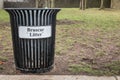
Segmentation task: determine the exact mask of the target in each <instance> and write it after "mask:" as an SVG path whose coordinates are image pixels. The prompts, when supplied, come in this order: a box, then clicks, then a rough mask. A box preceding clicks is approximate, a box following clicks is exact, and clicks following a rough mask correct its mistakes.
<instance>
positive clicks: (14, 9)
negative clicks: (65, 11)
mask: <svg viewBox="0 0 120 80" xmlns="http://www.w3.org/2000/svg"><path fill="white" fill-rule="evenodd" d="M4 9H5V10H61V9H60V8H4Z"/></svg>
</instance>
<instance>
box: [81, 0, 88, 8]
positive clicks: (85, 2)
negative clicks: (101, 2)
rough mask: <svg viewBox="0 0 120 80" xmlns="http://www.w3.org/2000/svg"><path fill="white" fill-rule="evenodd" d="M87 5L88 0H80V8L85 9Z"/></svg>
mask: <svg viewBox="0 0 120 80" xmlns="http://www.w3.org/2000/svg"><path fill="white" fill-rule="evenodd" d="M86 7H87V0H80V6H79V8H80V9H81V10H85V9H86Z"/></svg>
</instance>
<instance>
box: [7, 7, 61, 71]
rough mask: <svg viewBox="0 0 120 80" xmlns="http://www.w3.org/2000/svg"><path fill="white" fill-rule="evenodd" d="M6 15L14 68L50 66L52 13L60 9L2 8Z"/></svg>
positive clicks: (48, 67)
mask: <svg viewBox="0 0 120 80" xmlns="http://www.w3.org/2000/svg"><path fill="white" fill-rule="evenodd" d="M5 10H6V11H7V12H8V13H9V15H10V21H11V30H12V31H11V32H12V39H13V49H14V58H15V65H16V69H17V70H20V71H23V72H39V73H43V72H48V71H50V70H51V69H52V68H53V63H54V49H55V48H54V46H55V29H56V14H57V12H59V11H60V9H57V8H55V9H51V8H48V9H44V8H37V9H34V8H5Z"/></svg>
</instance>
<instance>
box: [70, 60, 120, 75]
mask: <svg viewBox="0 0 120 80" xmlns="http://www.w3.org/2000/svg"><path fill="white" fill-rule="evenodd" d="M105 68H107V69H94V68H92V65H88V64H72V65H69V69H68V70H69V71H71V72H73V73H74V74H79V73H84V74H85V73H87V74H88V75H96V76H103V75H107V76H111V75H112V76H113V75H119V74H120V72H119V71H120V62H119V61H118V62H111V63H107V64H106V65H105Z"/></svg>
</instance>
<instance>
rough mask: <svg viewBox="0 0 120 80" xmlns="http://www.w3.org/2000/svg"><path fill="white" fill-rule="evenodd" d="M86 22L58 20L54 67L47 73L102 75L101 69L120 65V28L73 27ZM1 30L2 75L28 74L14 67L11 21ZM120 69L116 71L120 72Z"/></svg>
mask: <svg viewBox="0 0 120 80" xmlns="http://www.w3.org/2000/svg"><path fill="white" fill-rule="evenodd" d="M84 24H85V22H82V21H71V20H58V21H57V30H56V34H57V35H56V48H55V49H56V51H55V54H56V56H55V65H54V66H55V67H54V69H53V70H52V71H51V72H48V73H44V74H51V75H52V74H56V75H59V74H60V75H64V74H65V75H67V74H73V75H75V74H81V75H85V74H86V75H95V74H96V75H97V74H98V75H99V70H100V71H103V72H104V71H106V72H105V73H104V74H105V75H106V74H109V72H112V71H113V69H114V65H115V66H116V67H119V66H120V65H119V63H120V62H119V61H120V28H119V29H110V30H103V29H100V28H97V27H96V28H93V29H85V28H83V27H72V26H75V25H77V26H79V25H84ZM69 25H72V26H69ZM0 29H1V30H0V31H1V32H0V74H25V73H21V72H19V71H16V70H15V65H14V58H13V50H12V41H11V35H10V34H11V32H10V24H9V23H2V24H0ZM113 62H114V63H116V64H112V63H113ZM88 66H90V67H88ZM111 66H112V67H111ZM79 68H80V69H79ZM86 70H87V71H86ZM92 70H96V71H95V72H96V73H92V72H91V71H92ZM119 70H120V68H119V69H117V71H118V72H116V71H113V73H114V74H116V75H119V74H120V71H119ZM77 71H79V72H77ZM101 74H102V72H101ZM101 74H100V75H101ZM104 74H103V75H104ZM114 74H113V75H114ZM110 75H112V74H111V73H110Z"/></svg>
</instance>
